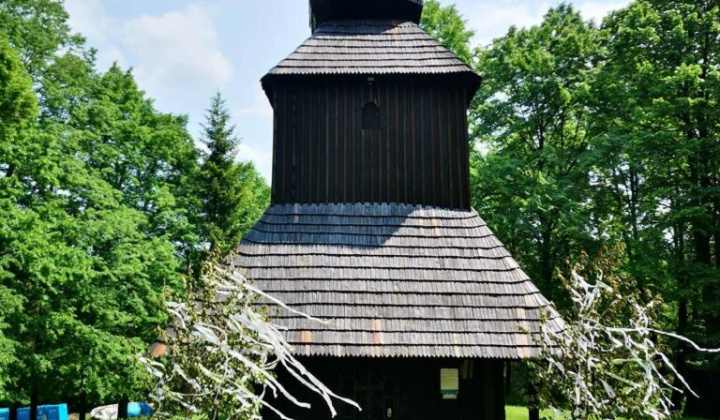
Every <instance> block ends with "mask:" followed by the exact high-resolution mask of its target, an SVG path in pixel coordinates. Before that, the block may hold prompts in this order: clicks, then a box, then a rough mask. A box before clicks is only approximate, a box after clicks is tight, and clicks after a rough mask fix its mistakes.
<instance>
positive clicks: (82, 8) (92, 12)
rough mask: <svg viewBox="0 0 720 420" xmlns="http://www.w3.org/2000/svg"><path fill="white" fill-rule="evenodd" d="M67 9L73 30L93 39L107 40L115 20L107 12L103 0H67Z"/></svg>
mask: <svg viewBox="0 0 720 420" xmlns="http://www.w3.org/2000/svg"><path fill="white" fill-rule="evenodd" d="M65 9H66V10H67V12H68V13H69V14H70V19H69V21H68V23H69V24H70V27H71V28H73V30H75V31H77V32H80V33H81V34H83V35H84V36H86V37H88V38H90V39H93V40H107V31H108V29H110V28H112V26H113V21H112V19H110V18H109V17H108V16H107V15H106V14H105V6H104V5H103V4H102V1H101V0H65Z"/></svg>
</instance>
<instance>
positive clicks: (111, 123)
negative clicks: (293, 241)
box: [0, 0, 269, 404]
mask: <svg viewBox="0 0 720 420" xmlns="http://www.w3.org/2000/svg"><path fill="white" fill-rule="evenodd" d="M67 18H68V15H67V13H66V12H65V10H64V9H63V6H62V2H60V1H53V0H39V1H33V2H27V1H16V0H6V1H0V28H1V29H0V401H9V402H15V403H23V404H26V403H28V401H29V400H30V399H31V397H32V396H38V397H39V398H40V400H41V402H58V401H69V402H71V403H72V402H75V401H78V400H80V399H83V400H86V401H87V402H88V403H89V404H93V403H101V402H105V401H112V400H115V401H117V400H119V399H120V398H121V396H123V395H130V396H132V395H135V396H137V397H140V396H142V395H144V394H145V391H146V390H147V389H148V382H147V379H148V378H147V373H146V371H145V369H144V368H143V367H142V366H140V364H139V363H138V361H137V358H136V355H137V353H139V352H143V351H145V350H146V349H147V348H148V347H149V344H150V343H152V342H153V341H154V340H155V338H156V336H157V333H158V330H159V329H162V328H164V326H165V325H166V323H167V321H168V320H167V314H166V311H165V307H164V297H165V292H166V290H170V291H172V290H178V289H179V288H180V287H181V286H182V285H181V284H180V283H181V282H180V276H179V274H180V273H182V272H184V271H186V270H188V269H189V268H190V267H192V264H193V262H194V260H195V259H196V257H197V254H198V250H199V249H200V248H201V245H202V242H203V241H205V240H206V236H203V235H204V234H206V233H207V232H210V231H212V229H211V228H210V226H215V224H216V223H217V220H216V219H209V218H208V217H207V216H206V214H204V213H203V212H202V211H201V210H200V207H201V206H200V205H199V204H198V203H200V202H201V201H202V200H201V197H199V196H198V192H199V191H205V186H206V185H212V182H214V183H215V185H216V186H219V185H223V184H224V183H226V182H227V185H230V187H231V188H230V190H229V191H230V192H231V193H232V194H233V195H232V197H234V201H232V202H231V203H229V206H226V207H224V208H223V209H222V210H227V211H228V213H227V214H228V215H229V216H230V217H231V219H232V221H233V222H232V223H233V224H232V226H231V229H229V231H227V232H226V231H222V239H223V241H226V243H227V246H228V247H230V246H231V245H230V243H231V242H232V241H237V240H239V236H238V235H240V234H241V233H242V232H243V231H244V229H247V228H248V227H249V225H250V224H251V223H252V222H254V220H255V219H256V218H257V217H259V215H260V213H261V212H262V211H263V209H264V207H265V203H266V202H267V201H268V198H269V189H268V187H267V185H266V184H265V182H264V180H262V178H261V177H260V176H259V175H258V174H257V172H256V171H255V170H254V168H253V167H252V165H250V164H236V163H234V162H232V161H230V165H226V166H223V164H222V162H220V161H222V159H223V158H224V157H226V156H223V154H222V153H219V154H216V155H214V156H211V159H208V161H213V162H220V163H221V164H219V165H217V166H215V167H214V168H213V170H214V172H213V176H212V177H210V178H209V180H210V181H209V182H210V183H209V184H205V185H200V184H199V183H198V182H197V180H198V179H203V178H202V176H201V174H202V173H207V167H203V168H201V166H200V157H201V153H200V152H199V151H198V150H197V149H196V147H195V144H194V141H193V139H192V138H191V136H190V135H189V133H188V131H187V128H186V125H187V118H186V117H184V116H176V115H171V114H165V113H162V112H159V111H158V110H157V109H156V108H155V106H154V104H153V101H152V100H151V99H149V98H147V97H146V96H145V94H144V93H143V92H142V91H141V90H140V89H139V87H138V86H137V84H136V82H135V80H134V77H133V75H132V73H131V72H130V71H125V70H123V69H121V68H120V67H119V66H117V65H115V66H112V67H111V68H110V69H109V70H108V71H107V72H105V73H103V74H100V73H98V71H97V69H96V67H95V58H94V51H92V50H89V49H88V48H87V47H85V45H84V43H83V42H84V41H83V40H82V38H81V37H80V36H75V35H73V34H72V33H71V31H70V29H69V27H68V25H67ZM216 134H218V133H216ZM230 137H231V133H230ZM216 138H219V137H218V136H216ZM218 146H219V147H220V148H222V147H223V146H222V145H220V144H219V143H218ZM233 147H234V146H233ZM218 151H220V149H218ZM230 154H232V153H230ZM216 158H217V159H216ZM225 170H226V171H228V172H227V173H223V171H225ZM203 171H205V172H203ZM205 179H208V178H205ZM236 186H238V187H236ZM210 190H211V191H216V192H217V191H218V190H219V188H218V189H216V190H212V189H210ZM224 198H226V196H222V195H221V196H219V198H218V197H214V199H217V200H222V199H224ZM217 202H218V201H216V202H215V203H217ZM226 204H227V203H226ZM238 207H242V209H238ZM221 227H223V228H224V227H225V226H224V225H222V226H221ZM233 245H234V244H233ZM6 372H12V373H13V374H12V376H11V375H8V374H6ZM47 378H52V380H47ZM57 384H62V386H57Z"/></svg>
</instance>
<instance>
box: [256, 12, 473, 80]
mask: <svg viewBox="0 0 720 420" xmlns="http://www.w3.org/2000/svg"><path fill="white" fill-rule="evenodd" d="M458 73H465V74H468V75H470V76H473V77H478V76H476V75H475V73H474V71H473V70H472V69H471V68H470V67H469V66H467V65H466V64H465V63H464V62H463V61H462V60H461V59H459V58H458V57H457V56H455V54H453V53H452V52H451V51H450V50H448V49H447V48H445V47H444V46H443V45H442V44H441V43H439V42H438V41H436V40H435V39H434V38H433V37H432V36H430V35H429V34H428V33H427V32H425V31H424V30H422V29H421V28H420V27H419V26H418V25H417V24H416V23H414V22H411V21H390V20H333V21H328V22H325V23H323V24H322V25H320V27H319V28H318V29H317V30H316V31H315V33H313V35H312V36H311V37H310V38H309V39H307V40H306V41H305V42H304V43H303V44H302V45H301V46H300V47H299V48H298V49H297V50H296V51H295V52H293V53H292V54H291V55H290V56H289V57H288V58H286V59H285V60H283V61H282V62H281V63H280V64H278V65H277V66H276V67H274V68H273V69H272V70H270V72H269V74H268V75H267V76H265V79H263V81H264V82H267V80H270V79H272V78H273V77H274V76H281V75H285V76H287V75H351V74H360V75H391V74H404V75H408V74H419V75H427V74H458Z"/></svg>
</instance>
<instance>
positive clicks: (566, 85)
mask: <svg viewBox="0 0 720 420" xmlns="http://www.w3.org/2000/svg"><path fill="white" fill-rule="evenodd" d="M598 52H599V40H598V31H597V29H596V28H595V27H593V25H592V24H590V23H586V22H584V21H583V19H582V17H581V16H580V14H579V13H578V12H577V11H575V10H574V9H573V8H572V7H571V6H569V5H561V6H558V7H557V8H554V9H551V10H550V11H549V12H548V13H547V15H546V16H545V18H544V20H543V22H542V23H541V24H540V25H538V26H534V27H531V28H529V29H522V30H520V29H517V28H511V29H510V31H509V33H508V34H507V35H506V36H504V37H502V38H499V39H497V40H495V41H494V43H493V45H492V46H491V47H490V48H488V49H487V50H485V51H483V52H482V54H481V56H480V64H479V67H480V71H481V73H482V76H483V78H484V83H483V86H482V87H481V90H480V93H479V94H478V96H477V97H476V99H475V101H476V102H475V106H474V108H473V110H472V111H471V115H472V117H473V120H474V124H473V125H474V133H473V134H474V136H475V138H476V139H477V140H478V141H479V142H480V143H479V147H478V149H477V150H476V152H475V153H474V155H473V159H472V177H473V179H472V184H473V204H474V206H475V207H476V209H477V210H478V212H479V213H480V214H482V215H483V216H484V217H486V218H487V220H488V223H489V224H490V225H491V226H492V227H493V228H494V229H495V231H496V232H497V234H498V236H499V237H500V238H501V239H502V240H503V241H505V243H506V245H507V246H508V248H509V249H510V251H511V252H513V254H514V255H515V256H517V257H518V258H519V259H520V260H521V261H522V263H523V266H524V267H526V268H527V270H528V271H529V274H530V277H531V278H533V280H535V281H536V282H537V283H538V286H539V287H540V288H541V289H542V290H543V291H544V292H545V293H546V295H548V296H549V297H560V296H562V294H558V292H559V291H560V288H559V287H557V285H554V284H553V277H554V273H555V270H556V268H557V267H559V266H560V265H562V264H563V263H564V262H565V261H566V260H567V259H568V258H569V257H571V256H572V255H577V254H578V253H579V251H580V250H583V249H587V248H591V247H593V246H594V244H593V240H592V237H591V234H590V226H589V221H590V220H591V213H590V211H589V208H588V205H587V202H588V198H589V187H590V175H589V169H590V168H589V167H588V165H587V154H588V151H589V150H590V147H591V143H592V141H593V139H592V137H591V135H590V133H589V132H588V127H587V126H588V120H587V115H588V107H589V104H590V100H591V97H592V96H591V91H590V85H589V80H590V78H591V74H592V66H591V63H593V61H594V60H595V59H596V56H597V54H598Z"/></svg>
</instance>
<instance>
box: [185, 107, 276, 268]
mask: <svg viewBox="0 0 720 420" xmlns="http://www.w3.org/2000/svg"><path fill="white" fill-rule="evenodd" d="M206 118H207V121H206V123H205V125H203V129H204V132H203V141H204V143H205V145H206V146H207V148H208V154H207V156H206V159H205V161H204V162H203V164H202V166H201V169H200V176H199V178H200V179H199V182H198V185H197V187H198V197H199V199H200V202H201V221H200V222H199V223H198V226H199V227H200V230H201V232H202V239H203V240H205V242H206V243H207V244H208V245H209V246H210V249H211V250H212V251H213V252H218V253H219V254H220V255H226V254H227V253H228V252H230V250H232V248H233V247H234V246H235V245H237V244H238V242H239V241H240V239H241V238H242V235H243V234H244V233H245V232H246V231H247V230H248V229H249V228H250V227H252V223H254V222H255V220H256V219H257V217H258V216H259V214H258V211H262V209H263V207H264V205H265V203H264V201H266V200H267V197H266V194H265V193H263V190H266V189H267V186H266V185H265V183H264V182H261V183H259V184H258V182H257V180H258V178H259V177H258V176H257V172H256V170H255V167H254V166H253V165H252V164H251V163H239V162H236V157H237V148H238V145H239V143H240V141H239V139H238V138H237V136H236V135H235V127H234V126H233V125H232V123H231V121H230V113H229V112H228V110H227V108H226V105H225V100H224V99H223V97H222V95H221V94H220V93H218V94H216V95H215V96H214V97H213V98H212V101H211V104H210V108H209V109H208V111H207V116H206ZM258 194H260V196H259V198H258Z"/></svg>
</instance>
